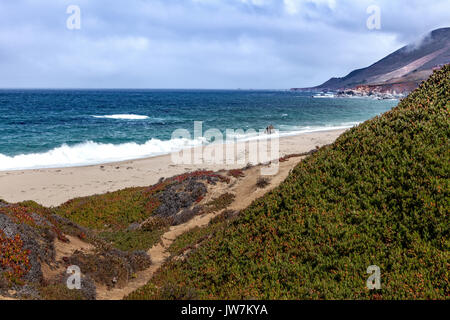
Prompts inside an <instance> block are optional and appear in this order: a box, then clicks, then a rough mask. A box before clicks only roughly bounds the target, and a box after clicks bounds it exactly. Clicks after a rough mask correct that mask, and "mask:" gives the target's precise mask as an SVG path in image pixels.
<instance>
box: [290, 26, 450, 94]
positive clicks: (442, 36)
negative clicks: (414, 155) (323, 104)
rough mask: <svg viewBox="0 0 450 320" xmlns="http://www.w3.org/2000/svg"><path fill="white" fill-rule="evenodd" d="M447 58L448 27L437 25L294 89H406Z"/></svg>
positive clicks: (449, 56) (449, 51)
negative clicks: (372, 59)
mask: <svg viewBox="0 0 450 320" xmlns="http://www.w3.org/2000/svg"><path fill="white" fill-rule="evenodd" d="M449 62H450V28H441V29H436V30H434V31H432V32H430V33H428V34H427V35H425V36H424V37H422V38H420V39H418V40H417V41H415V42H414V43H411V44H409V45H407V46H404V47H403V48H401V49H399V50H397V51H395V52H394V53H392V54H390V55H388V56H387V57H385V58H383V59H381V60H380V61H378V62H376V63H374V64H372V65H371V66H369V67H367V68H362V69H357V70H354V71H352V72H350V73H349V74H348V75H346V76H345V77H342V78H331V79H330V80H328V81H326V82H325V83H323V84H321V85H319V86H317V87H314V88H304V89H293V90H314V91H327V90H333V91H336V90H348V89H353V90H357V91H363V92H388V93H409V92H411V91H412V90H414V89H415V88H417V87H418V85H419V84H420V83H421V82H422V81H423V80H425V79H427V78H428V77H429V76H430V75H431V74H432V72H433V70H434V69H439V68H440V67H442V66H443V65H444V64H447V63H449Z"/></svg>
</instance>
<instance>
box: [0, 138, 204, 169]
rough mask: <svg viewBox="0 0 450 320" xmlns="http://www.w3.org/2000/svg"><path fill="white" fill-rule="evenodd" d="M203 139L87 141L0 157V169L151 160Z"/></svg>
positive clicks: (198, 142) (199, 142) (195, 144)
mask: <svg viewBox="0 0 450 320" xmlns="http://www.w3.org/2000/svg"><path fill="white" fill-rule="evenodd" d="M202 143H203V139H197V140H190V139H172V140H166V141H163V140H159V139H151V140H149V141H147V142H145V143H143V144H137V143H134V142H130V143H122V144H106V143H96V142H93V141H87V142H84V143H80V144H76V145H72V146H69V145H67V144H63V145H62V146H60V147H57V148H54V149H52V150H49V151H47V152H43V153H30V154H20V155H16V156H12V157H10V156H6V155H4V154H0V170H22V169H37V168H58V167H72V166H83V165H93V164H100V163H108V162H115V161H123V160H130V159H139V158H145V157H153V156H158V155H162V154H169V153H171V152H175V151H180V150H182V149H184V148H190V147H195V146H198V145H201V144H202Z"/></svg>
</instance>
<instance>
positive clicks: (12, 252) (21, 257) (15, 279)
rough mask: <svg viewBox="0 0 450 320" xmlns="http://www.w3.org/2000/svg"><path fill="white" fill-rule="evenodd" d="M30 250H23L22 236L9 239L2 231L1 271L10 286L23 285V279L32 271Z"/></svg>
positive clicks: (0, 241)
mask: <svg viewBox="0 0 450 320" xmlns="http://www.w3.org/2000/svg"><path fill="white" fill-rule="evenodd" d="M29 254H30V250H26V249H23V241H22V239H21V238H20V235H16V236H15V237H14V238H9V237H7V236H6V235H5V234H4V232H3V231H2V230H0V269H1V270H3V276H4V277H5V278H6V279H7V280H8V281H9V283H10V284H23V277H24V276H25V275H26V274H27V273H28V271H29V270H30V269H31V265H30V260H29Z"/></svg>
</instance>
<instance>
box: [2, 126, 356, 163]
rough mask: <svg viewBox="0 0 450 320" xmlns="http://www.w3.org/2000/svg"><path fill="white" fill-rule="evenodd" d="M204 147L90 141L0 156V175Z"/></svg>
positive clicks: (294, 131)
mask: <svg viewBox="0 0 450 320" xmlns="http://www.w3.org/2000/svg"><path fill="white" fill-rule="evenodd" d="M357 124H358V122H349V123H343V124H341V125H335V126H331V125H330V126H323V127H301V126H281V128H282V129H283V130H284V131H280V132H279V136H280V137H284V136H293V135H298V134H303V133H312V132H320V131H330V130H337V129H347V128H350V127H353V126H355V125H357ZM228 138H230V137H228ZM231 138H232V139H233V138H234V139H236V140H237V141H252V140H259V139H265V138H266V136H265V135H264V136H260V135H258V134H257V133H256V134H255V133H253V134H252V133H250V132H244V134H240V133H238V132H236V133H235V134H234V135H232V137H231ZM223 139H224V141H223V142H224V143H226V142H227V141H226V140H225V139H226V136H225V135H224V137H223ZM205 143H207V141H206V140H205V139H204V138H197V139H195V140H193V139H185V138H183V139H172V140H159V139H151V140H148V141H147V142H145V143H143V144H138V143H135V142H129V143H122V144H106V143H97V142H93V141H87V142H84V143H80V144H76V145H71V146H69V145H67V144H63V145H61V146H60V147H57V148H54V149H52V150H49V151H47V152H42V153H30V154H20V155H16V156H6V155H4V154H0V171H4V170H24V169H38V168H59V167H75V166H84V165H94V164H101V163H108V162H116V161H123V160H131V159H140V158H146V157H154V156H158V155H163V154H169V153H171V152H177V151H180V150H182V149H186V148H191V147H195V146H199V145H202V144H205Z"/></svg>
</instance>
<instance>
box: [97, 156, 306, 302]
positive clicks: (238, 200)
mask: <svg viewBox="0 0 450 320" xmlns="http://www.w3.org/2000/svg"><path fill="white" fill-rule="evenodd" d="M302 158H303V157H295V158H290V159H289V160H288V161H286V162H280V165H279V171H278V173H277V174H276V175H274V176H270V177H269V179H270V184H269V185H268V186H267V187H265V188H262V189H260V188H257V187H256V182H257V179H258V177H260V170H261V166H255V167H252V168H249V169H246V170H244V173H245V176H244V177H241V178H238V179H235V180H234V181H233V182H232V183H231V184H230V185H223V184H217V186H215V187H213V188H212V190H211V191H210V192H208V193H212V194H214V195H220V194H223V193H225V192H231V193H233V194H235V196H236V197H235V199H234V201H233V203H232V204H231V205H230V206H229V207H228V208H229V209H232V210H242V209H245V208H246V207H248V206H249V205H250V204H251V203H252V202H253V201H254V200H256V199H257V198H259V197H261V196H263V195H264V194H265V193H267V192H268V191H270V190H272V189H273V188H275V187H276V186H278V185H279V184H280V183H281V182H282V181H284V179H286V177H287V176H288V174H289V171H290V170H291V169H292V168H294V167H295V165H296V164H298V163H299V162H300V160H301V159H302ZM218 214H219V213H218V212H216V213H209V214H204V215H201V216H196V217H194V218H193V219H191V220H189V221H188V222H186V223H184V224H181V225H178V226H172V227H170V229H169V231H167V232H166V233H164V234H163V235H162V237H161V242H160V243H158V244H156V245H155V246H153V247H152V248H151V249H150V250H148V251H147V254H148V255H149V256H150V258H151V259H152V265H151V266H150V267H149V268H148V269H146V270H144V271H141V272H138V273H137V274H136V278H135V279H133V280H131V281H129V282H128V284H127V285H126V287H123V288H114V289H111V290H108V289H107V288H106V286H98V288H97V299H98V300H121V299H123V298H124V297H125V296H127V295H128V294H130V293H132V292H133V291H135V290H137V289H138V288H140V287H142V286H144V285H145V284H147V282H148V281H149V280H150V279H151V277H152V276H153V274H154V273H155V271H157V270H158V269H159V268H160V267H161V265H162V264H163V263H164V262H165V261H166V260H167V259H168V258H169V257H170V253H169V251H168V248H169V247H170V245H171V244H172V243H173V241H174V240H175V239H176V238H177V237H178V236H180V235H181V234H183V233H185V232H187V231H189V230H191V229H193V228H195V227H203V226H206V225H207V224H208V223H209V221H210V220H211V219H212V218H214V217H215V216H216V215H218Z"/></svg>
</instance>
